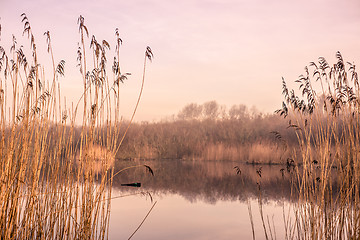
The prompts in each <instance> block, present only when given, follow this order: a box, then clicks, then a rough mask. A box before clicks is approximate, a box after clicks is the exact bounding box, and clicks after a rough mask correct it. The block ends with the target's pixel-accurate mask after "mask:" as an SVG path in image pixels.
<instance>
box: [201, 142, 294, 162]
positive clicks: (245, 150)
mask: <svg viewBox="0 0 360 240" xmlns="http://www.w3.org/2000/svg"><path fill="white" fill-rule="evenodd" d="M200 155H201V156H202V159H203V160H220V161H222V160H231V161H239V160H241V161H243V162H245V163H250V164H284V163H285V162H286V159H287V158H288V157H290V156H291V153H290V152H289V151H288V150H287V149H284V148H281V147H279V146H276V145H274V143H252V144H246V145H243V144H241V145H237V146H227V145H225V144H209V145H208V146H206V147H205V149H204V150H203V152H202V153H200Z"/></svg>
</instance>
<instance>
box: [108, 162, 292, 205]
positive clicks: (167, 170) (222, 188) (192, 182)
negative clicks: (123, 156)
mask: <svg viewBox="0 0 360 240" xmlns="http://www.w3.org/2000/svg"><path fill="white" fill-rule="evenodd" d="M140 164H146V165H149V166H150V167H151V168H152V169H153V170H154V172H155V175H154V176H152V175H150V174H148V173H147V172H146V169H144V168H133V169H129V170H127V171H124V172H122V173H121V174H119V175H117V176H116V177H115V179H114V183H113V186H114V188H115V189H119V190H120V191H121V192H135V191H139V189H134V188H132V187H124V186H121V184H124V183H125V184H126V183H136V182H140V183H141V184H142V185H141V186H142V187H141V190H142V191H149V192H152V193H153V194H155V195H156V194H157V195H161V194H167V193H171V194H178V195H180V196H182V197H184V198H185V199H187V200H188V201H190V202H196V201H198V200H201V201H204V202H207V203H213V204H214V203H216V202H217V201H234V200H241V201H245V200H247V199H248V198H256V197H258V196H259V193H260V192H259V189H261V197H262V199H263V200H265V201H270V200H272V201H279V200H283V199H290V194H291V190H290V186H291V182H290V180H289V179H290V174H289V173H288V172H287V171H283V170H281V169H283V166H280V165H273V166H269V165H265V166H254V165H245V164H240V163H237V162H228V161H203V162H200V161H183V160H161V161H160V160H158V161H156V160H154V161H136V162H134V161H123V162H120V163H117V165H116V168H117V169H122V168H125V167H128V166H132V165H140ZM234 166H239V168H240V170H241V174H237V173H236V169H234Z"/></svg>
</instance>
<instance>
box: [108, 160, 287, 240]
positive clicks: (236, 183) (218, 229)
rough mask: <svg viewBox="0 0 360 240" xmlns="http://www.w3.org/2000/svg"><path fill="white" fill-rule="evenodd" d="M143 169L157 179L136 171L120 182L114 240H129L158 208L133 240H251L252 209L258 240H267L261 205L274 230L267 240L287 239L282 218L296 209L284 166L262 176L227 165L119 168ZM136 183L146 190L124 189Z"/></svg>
mask: <svg viewBox="0 0 360 240" xmlns="http://www.w3.org/2000/svg"><path fill="white" fill-rule="evenodd" d="M138 164H146V165H149V166H150V167H151V168H152V169H153V170H154V173H155V175H154V176H152V175H151V174H149V173H148V172H147V171H146V169H145V168H134V169H129V170H128V171H126V172H124V173H121V175H119V176H117V177H116V178H115V180H114V191H113V197H115V199H113V201H112V206H111V219H110V231H109V239H128V238H129V236H131V234H132V233H133V232H134V231H135V230H136V228H137V227H138V226H139V224H140V223H141V221H142V220H143V219H144V217H145V216H146V214H147V213H148V211H149V210H150V208H151V207H152V206H153V204H154V203H155V202H156V204H155V206H154V208H153V209H152V211H151V213H150V214H149V216H148V217H147V219H146V220H145V222H144V223H143V225H142V226H141V228H140V229H139V230H138V231H137V232H136V233H135V235H134V236H133V238H132V239H196V240H202V239H204V240H205V239H252V238H253V235H252V227H251V221H250V217H249V207H251V213H252V217H253V222H254V229H255V236H256V239H265V234H264V230H263V225H262V221H261V216H260V204H259V199H261V201H262V203H263V205H262V207H263V217H264V221H265V224H267V226H268V224H270V225H271V230H272V231H271V233H270V232H269V227H268V232H267V233H268V235H270V234H272V236H273V237H274V238H277V239H284V238H285V233H284V218H283V213H284V212H285V215H288V214H289V211H290V215H291V208H292V206H291V203H289V201H288V199H289V197H290V184H289V181H288V178H287V175H286V171H285V174H284V176H283V175H282V173H281V171H280V169H281V168H282V166H262V167H261V170H260V166H251V165H241V164H239V163H236V162H227V161H223V162H222V161H216V162H215V161H207V162H195V161H180V160H162V161H144V162H142V161H138V162H133V161H124V162H121V166H120V165H119V166H117V168H119V169H121V168H123V167H126V166H132V165H138ZM234 166H239V168H240V170H241V174H236V170H235V169H234ZM259 170H260V172H259ZM260 175H261V177H260ZM131 182H141V184H142V186H141V187H140V188H133V187H121V183H131ZM122 196H124V197H122Z"/></svg>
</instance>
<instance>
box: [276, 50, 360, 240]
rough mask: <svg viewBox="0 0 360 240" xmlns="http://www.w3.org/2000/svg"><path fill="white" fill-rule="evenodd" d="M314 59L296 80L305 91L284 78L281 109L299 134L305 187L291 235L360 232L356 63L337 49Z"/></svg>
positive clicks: (299, 174)
mask: <svg viewBox="0 0 360 240" xmlns="http://www.w3.org/2000/svg"><path fill="white" fill-rule="evenodd" d="M336 58H337V62H336V63H335V64H333V65H330V64H329V63H328V62H327V61H326V60H325V59H324V58H322V57H321V58H319V60H318V62H316V63H315V62H312V63H310V65H309V67H306V68H305V74H304V75H301V76H300V77H299V79H298V80H297V81H296V82H297V83H298V84H299V90H300V94H297V93H296V91H294V90H290V89H289V88H288V86H287V85H286V83H285V81H284V80H283V95H284V97H285V101H284V102H283V107H282V109H280V110H278V113H280V114H281V115H283V116H285V117H287V118H288V119H289V128H293V129H294V131H295V132H296V134H297V138H298V143H299V150H300V152H301V162H302V166H301V167H299V166H298V167H295V168H294V171H295V172H296V175H295V176H296V178H297V181H296V182H297V183H298V184H295V185H294V188H295V190H296V191H297V192H299V201H298V202H297V204H296V207H295V220H294V221H293V222H291V223H290V224H288V225H289V226H291V227H289V229H288V233H287V238H288V239H359V238H360V203H359V183H360V182H359V180H360V179H359V177H360V165H359V164H360V162H359V157H360V155H359V151H360V112H359V110H360V100H359V99H360V95H359V82H358V74H357V72H356V69H355V65H354V64H352V63H346V62H345V61H344V60H343V57H342V55H341V54H340V53H339V52H337V53H336Z"/></svg>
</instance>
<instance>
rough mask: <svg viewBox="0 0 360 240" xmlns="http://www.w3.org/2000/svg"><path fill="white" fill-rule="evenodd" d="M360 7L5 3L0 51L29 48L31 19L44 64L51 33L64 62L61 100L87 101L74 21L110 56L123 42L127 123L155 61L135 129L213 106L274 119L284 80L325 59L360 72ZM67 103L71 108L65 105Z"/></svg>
mask: <svg viewBox="0 0 360 240" xmlns="http://www.w3.org/2000/svg"><path fill="white" fill-rule="evenodd" d="M359 10H360V1H357V0H342V1H333V0H328V1H325V0H302V1H294V0H292V1H285V0H275V1H270V0H237V1H235V0H234V1H227V0H191V1H190V0H183V1H173V0H166V1H165V0H154V1H145V0H142V1H141V0H132V1H111V0H105V1H93V0H87V1H85V0H84V1H75V0H71V1H70V0H62V1H52V0H32V1H28V0H0V18H1V19H0V24H1V25H2V32H1V40H0V46H4V47H5V49H6V50H7V51H9V48H10V42H11V38H12V34H15V36H16V37H17V38H18V42H19V43H21V44H23V45H24V47H25V48H29V43H28V41H27V40H26V38H25V37H22V30H23V24H22V23H21V17H20V14H21V13H23V12H25V13H26V14H27V16H28V18H29V20H30V23H31V26H32V28H33V31H34V33H35V38H36V41H37V43H38V48H42V50H40V51H43V53H44V54H43V56H42V59H44V61H48V60H49V61H50V58H48V55H46V54H45V52H46V42H45V37H44V36H43V33H44V32H45V31H47V30H50V33H51V35H52V41H53V48H54V54H55V58H56V59H57V60H56V61H60V60H61V59H64V60H65V61H66V66H65V78H63V79H61V86H62V89H63V90H62V92H63V94H64V95H66V96H67V100H68V102H71V101H74V102H75V101H76V100H77V99H78V97H79V96H80V95H81V90H82V79H81V75H80V73H79V71H78V69H77V68H76V49H77V42H78V41H79V34H78V26H77V18H78V17H79V15H80V14H81V15H83V16H84V17H85V25H86V26H87V27H88V29H89V33H90V36H91V35H93V34H94V35H96V37H97V38H98V39H99V40H100V39H106V40H108V42H109V43H110V45H111V46H112V47H113V48H112V49H111V50H114V43H115V37H114V31H115V28H119V32H120V36H121V38H122V39H123V41H124V43H123V46H122V48H121V58H122V59H121V61H122V62H121V63H122V69H123V70H124V71H126V72H131V73H132V76H131V77H130V79H129V80H128V82H126V83H125V85H124V86H123V92H122V95H123V98H122V99H123V100H122V102H123V115H124V117H125V118H129V117H130V112H131V108H132V107H133V106H134V105H135V103H136V98H137V94H138V91H139V88H140V84H141V73H142V64H143V56H144V51H145V48H146V46H147V45H149V46H150V47H151V48H152V50H153V52H154V55H155V58H154V60H153V62H152V63H151V64H149V66H148V69H147V78H146V83H145V89H144V95H143V98H142V101H141V103H140V107H139V110H138V112H137V116H136V120H137V121H142V120H149V121H152V120H161V119H163V118H164V117H167V116H170V115H172V114H176V113H177V112H178V111H179V110H180V109H181V108H182V107H183V106H184V105H186V104H187V103H191V102H196V103H203V102H206V101H210V100H216V101H217V102H218V103H219V104H224V105H227V106H228V107H230V106H231V105H233V104H246V105H247V106H249V107H251V106H256V107H257V108H258V109H259V110H261V111H264V112H273V111H274V110H276V109H277V108H279V107H280V106H281V101H282V96H281V77H284V78H285V79H286V80H287V81H288V82H289V83H290V82H293V81H294V80H295V79H296V77H297V76H298V75H300V74H302V73H303V69H304V67H305V65H307V64H308V63H309V62H310V61H316V60H317V58H318V57H320V56H324V57H326V58H327V59H328V61H329V62H330V63H333V62H335V53H336V51H340V52H341V53H342V55H343V57H344V59H345V60H346V61H350V62H355V63H357V64H359V63H360V41H359V40H360V38H359V37H360V14H359ZM68 104H69V103H68Z"/></svg>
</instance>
